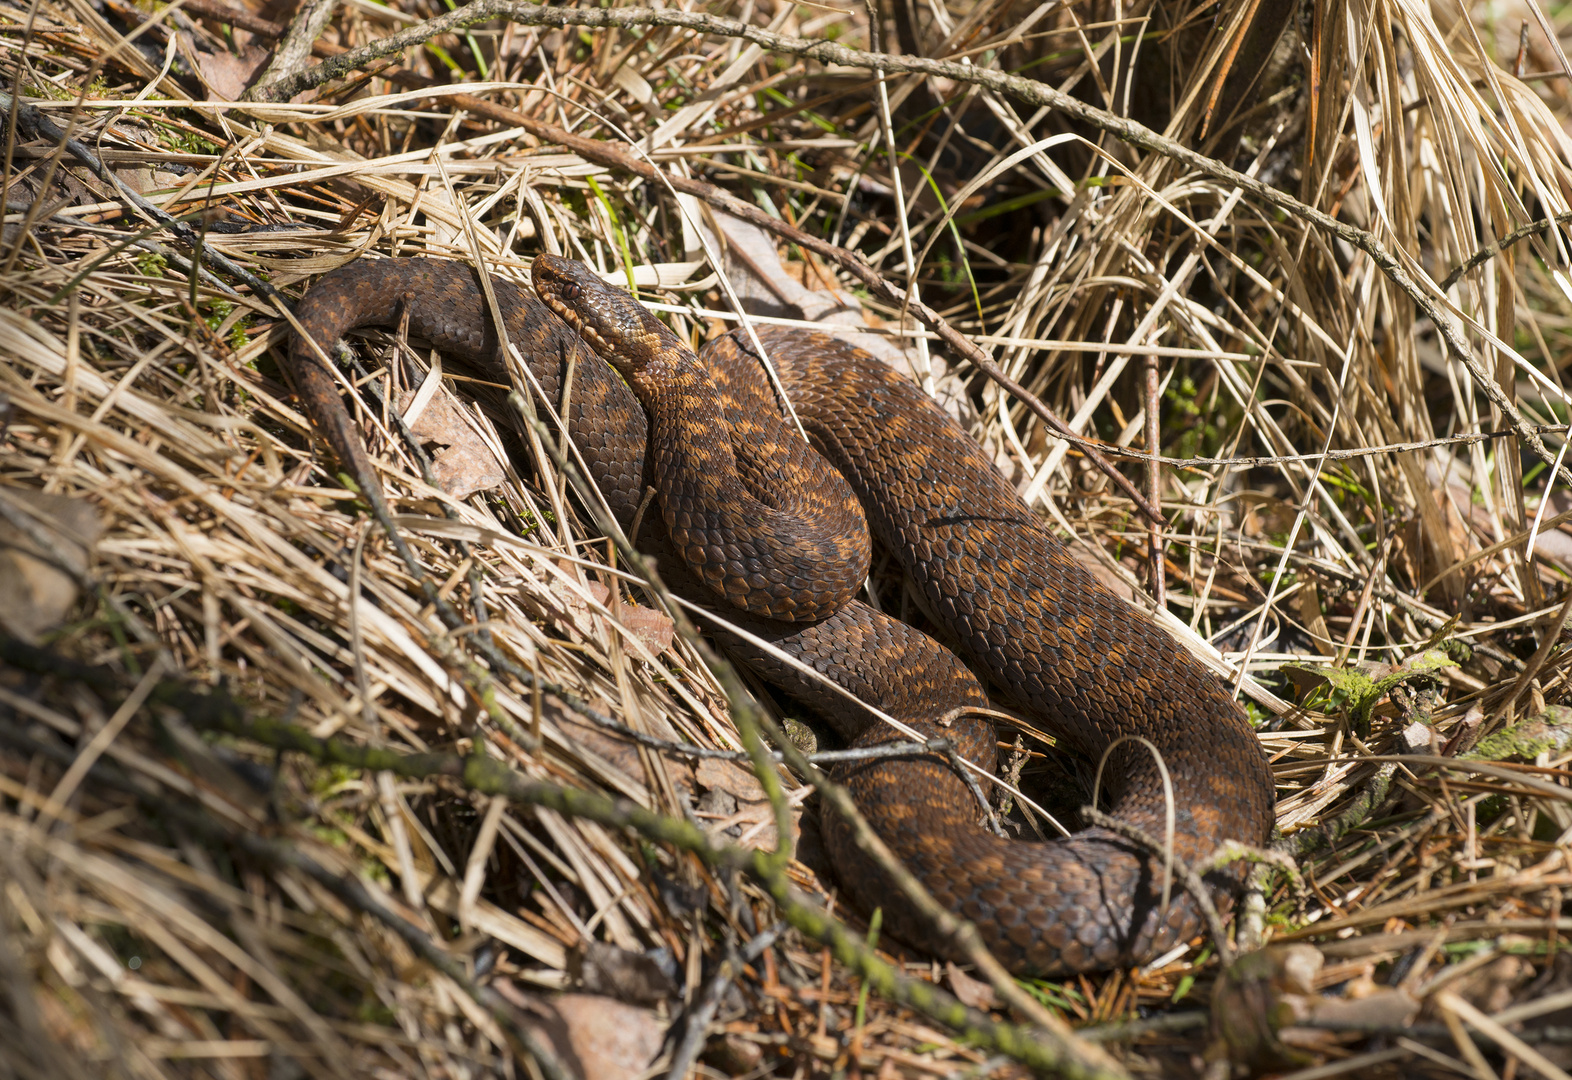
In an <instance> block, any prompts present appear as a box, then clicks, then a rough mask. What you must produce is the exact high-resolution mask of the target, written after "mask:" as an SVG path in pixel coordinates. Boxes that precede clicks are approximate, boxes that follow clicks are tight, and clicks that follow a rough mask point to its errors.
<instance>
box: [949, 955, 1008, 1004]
mask: <svg viewBox="0 0 1572 1080" xmlns="http://www.w3.org/2000/svg"><path fill="white" fill-rule="evenodd" d="M944 981H945V982H946V983H947V984H948V985H949V987H950V993H952V994H954V995H955V996H956V998H957V999H958V1000H959V1001H960V1002H961V1004H963V1005H970V1006H971V1007H972V1008H974V1009H997V1008H998V1007H999V996H998V995H997V994H995V993H994V992H993V987H991V986H989V985H988V984H987V983H985V982H983V981H982V980H981V979H974V978H972V977H971V976H970V975H968V974H967V973H966V972H964V971H962V970H961V969H960V968H958V967H956V966H955V965H954V964H953V963H950V962H949V961H945V964H944Z"/></svg>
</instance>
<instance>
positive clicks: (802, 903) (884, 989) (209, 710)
mask: <svg viewBox="0 0 1572 1080" xmlns="http://www.w3.org/2000/svg"><path fill="white" fill-rule="evenodd" d="M0 663H4V664H10V665H12V666H13V667H16V668H20V669H22V670H25V671H31V672H34V673H37V674H43V675H55V676H58V677H62V678H67V679H71V680H74V681H76V682H79V683H82V684H83V685H86V686H89V687H92V688H94V689H96V690H100V691H107V692H110V693H118V692H123V690H124V686H123V685H122V680H121V679H120V677H119V676H118V675H116V674H115V673H114V672H112V671H110V670H108V669H106V668H98V667H90V666H88V665H86V664H81V663H77V662H75V661H72V660H69V659H66V658H65V657H62V656H59V655H57V654H55V653H53V652H50V651H49V650H47V649H40V648H37V647H35V646H32V645H28V644H26V643H25V642H22V641H19V640H17V639H15V638H7V637H0ZM159 707H162V708H168V709H172V710H173V711H174V712H175V713H177V714H178V715H180V716H181V717H182V718H183V719H184V720H185V721H186V722H187V723H189V724H191V725H192V726H193V727H196V728H199V729H203V730H208V731H221V732H225V733H227V734H230V735H233V736H236V737H238V738H242V739H247V740H251V741H254V742H256V743H259V744H261V745H263V746H267V747H270V748H272V749H274V750H279V751H287V752H290V753H297V754H301V755H303V756H305V757H307V758H309V759H311V760H312V761H315V762H318V763H319V764H324V765H344V766H348V767H350V768H354V769H362V770H366V771H371V772H377V771H387V772H390V773H392V774H394V775H395V776H399V777H402V778H404V779H410V780H435V779H438V778H443V779H447V780H449V781H451V782H454V783H457V784H460V785H461V786H462V787H464V788H465V789H466V790H468V791H471V792H476V793H479V794H483V795H491V796H494V797H498V798H504V799H509V800H511V801H514V802H518V803H523V804H527V805H530V806H539V807H544V808H546V809H550V810H555V811H556V812H557V813H559V814H562V815H564V816H565V817H573V818H584V819H586V820H588V821H594V822H596V823H598V824H600V825H604V826H606V827H608V828H612V829H632V830H633V831H635V832H637V833H639V834H640V835H642V836H644V837H646V838H647V839H650V840H653V841H656V842H657V843H664V844H670V845H671V846H673V847H675V848H679V849H681V850H683V851H687V852H689V853H691V854H693V855H695V856H697V857H698V858H699V859H700V860H702V861H703V862H704V863H705V864H706V865H708V866H712V867H732V868H735V869H739V870H742V871H743V872H744V873H747V874H748V875H749V876H751V877H752V878H754V880H756V881H757V882H758V883H759V884H760V885H762V886H763V887H764V889H765V891H767V892H768V893H769V894H770V895H771V897H773V898H774V900H775V902H776V903H777V905H779V907H780V910H781V913H782V915H783V917H784V918H785V919H786V921H787V922H788V923H790V924H791V925H792V926H793V927H795V928H796V929H797V930H798V931H800V932H801V933H803V934H806V935H807V936H809V937H811V938H813V939H814V940H816V941H818V942H820V943H821V944H823V945H825V946H827V947H828V948H829V949H830V951H831V952H832V953H833V954H834V955H835V957H836V959H838V960H840V961H841V962H842V963H844V964H845V965H846V966H847V967H849V968H851V969H852V970H853V971H854V972H855V973H856V974H858V975H859V976H861V977H862V978H863V979H864V980H866V982H867V983H868V985H869V986H870V987H871V988H872V989H874V990H875V991H877V992H878V993H880V994H882V995H884V996H885V997H886V998H888V999H890V1000H892V1001H895V1002H897V1003H899V1004H902V1005H906V1006H908V1007H910V1008H912V1009H915V1010H917V1011H918V1012H921V1013H923V1014H924V1015H926V1016H928V1017H929V1018H931V1019H933V1020H935V1021H937V1022H939V1023H941V1024H944V1025H946V1026H948V1027H950V1028H952V1029H954V1030H956V1031H958V1032H960V1033H962V1035H963V1036H964V1037H966V1038H970V1039H974V1040H976V1041H977V1042H978V1043H979V1044H980V1045H983V1046H986V1047H988V1048H990V1049H993V1050H997V1051H998V1052H1000V1053H1003V1054H1007V1055H1009V1056H1010V1057H1011V1058H1014V1059H1015V1060H1016V1061H1019V1062H1021V1063H1023V1064H1025V1065H1027V1066H1029V1067H1031V1068H1033V1069H1037V1070H1041V1071H1043V1072H1045V1073H1049V1074H1052V1075H1055V1076H1063V1077H1066V1078H1075V1080H1114V1078H1121V1080H1122V1078H1124V1077H1126V1076H1127V1074H1126V1073H1125V1072H1124V1070H1123V1069H1121V1068H1120V1067H1119V1066H1118V1065H1116V1064H1114V1063H1113V1062H1112V1060H1110V1059H1108V1058H1107V1057H1106V1056H1105V1055H1104V1054H1103V1053H1102V1052H1101V1051H1100V1050H1097V1049H1095V1048H1092V1047H1089V1046H1087V1045H1086V1044H1082V1043H1080V1041H1079V1040H1077V1039H1076V1038H1075V1037H1074V1036H1073V1034H1070V1033H1069V1030H1068V1028H1067V1027H1066V1026H1065V1025H1064V1024H1063V1022H1062V1021H1054V1022H1053V1023H1054V1026H1053V1028H1052V1029H1050V1030H1043V1031H1032V1030H1028V1029H1025V1028H1022V1027H1018V1026H1016V1025H1014V1024H1005V1023H1000V1022H998V1021H995V1020H993V1019H992V1018H991V1017H988V1016H986V1015H984V1014H983V1013H981V1012H979V1011H977V1010H975V1009H971V1008H968V1007H967V1006H965V1005H963V1004H962V1003H961V1002H959V1001H957V1000H956V999H955V998H953V997H951V996H950V995H949V994H947V993H946V992H944V991H943V990H941V989H939V988H938V987H936V986H934V985H932V984H930V983H925V982H920V981H918V980H916V979H912V978H909V977H907V976H905V975H902V974H901V973H899V972H898V971H896V969H895V968H893V967H891V966H890V965H889V964H886V963H885V962H884V961H883V960H880V959H879V957H878V955H877V954H876V953H875V952H874V950H873V949H871V948H869V947H868V946H867V945H866V944H865V943H864V942H863V941H862V940H861V939H860V938H859V937H858V936H857V935H856V934H854V933H852V931H851V930H850V928H848V927H847V926H846V925H845V924H844V923H842V922H841V921H840V920H838V919H836V918H834V917H833V916H831V915H829V914H828V913H827V912H825V911H824V910H823V909H821V908H819V907H818V906H817V905H815V904H813V903H811V902H810V901H808V900H807V899H806V898H804V897H802V896H801V894H799V893H798V892H797V891H796V890H795V889H794V888H793V887H792V885H791V882H790V879H789V877H788V876H787V873H786V869H785V867H784V866H783V865H781V864H780V863H779V862H778V860H777V859H776V858H775V857H774V855H773V854H772V853H769V852H763V851H758V850H755V849H752V848H742V847H738V846H735V845H731V844H721V845H717V844H715V843H714V842H713V841H712V840H711V838H710V837H709V835H708V834H706V833H705V831H704V830H703V829H701V828H699V827H698V826H696V825H694V824H691V823H690V822H687V821H682V820H679V819H677V818H673V817H668V816H666V815H664V814H659V813H656V812H655V811H653V810H649V809H647V808H645V807H643V806H640V805H638V804H637V803H635V802H633V801H632V800H631V799H627V798H617V799H613V798H609V797H607V796H605V795H601V794H599V793H597V792H591V791H583V790H580V789H577V788H570V787H562V786H559V785H557V784H552V783H548V782H546V781H544V780H533V779H530V778H528V777H526V776H524V775H522V774H520V773H518V772H516V771H514V770H513V769H511V768H509V767H508V765H507V764H506V763H505V762H502V761H499V760H497V759H496V758H491V757H487V756H486V755H485V754H484V752H483V751H481V750H479V749H478V748H477V752H475V753H472V754H470V755H468V756H465V755H460V754H456V753H442V752H430V753H401V752H399V751H396V750H391V749H385V748H381V747H373V746H359V745H356V744H354V743H350V742H346V741H344V740H342V739H338V738H325V739H324V738H318V737H317V736H314V735H312V734H310V733H309V732H308V731H306V730H305V729H303V728H300V727H298V726H295V725H293V724H288V723H283V722H280V721H276V720H270V719H265V718H257V717H251V716H248V715H246V713H245V711H244V710H243V709H242V708H241V706H240V705H239V704H238V703H237V702H235V701H234V700H233V699H231V698H230V697H229V696H228V694H227V693H225V692H223V691H221V690H220V691H206V690H198V689H194V688H192V687H191V686H189V685H187V684H186V683H185V682H183V681H181V680H178V679H164V680H160V681H159V682H158V683H157V684H155V685H154V686H153V688H152V689H151V690H150V691H149V692H148V694H147V699H146V703H145V704H144V708H159ZM788 745H789V744H788ZM422 952H423V955H424V950H422ZM1023 996H1024V995H1023ZM1038 1011H1041V1009H1040V1007H1039V1009H1038Z"/></svg>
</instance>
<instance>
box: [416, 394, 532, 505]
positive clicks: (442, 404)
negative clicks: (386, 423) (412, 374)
mask: <svg viewBox="0 0 1572 1080" xmlns="http://www.w3.org/2000/svg"><path fill="white" fill-rule="evenodd" d="M416 393H417V392H416V391H413V390H406V391H405V392H404V393H402V394H400V395H399V398H398V410H399V412H400V413H401V414H402V413H403V412H404V411H405V410H407V409H408V408H409V406H410V403H411V402H412V401H414V399H415V395H416ZM409 430H410V434H412V435H414V436H415V438H417V439H419V440H420V441H421V442H423V443H436V444H437V445H439V446H442V447H444V449H442V450H439V451H438V452H437V453H435V454H433V455H432V456H431V475H432V477H433V478H434V479H435V480H436V482H437V486H438V487H440V488H441V489H442V490H443V491H445V492H447V493H448V494H449V495H451V496H453V497H454V498H455V499H467V498H469V496H471V495H473V494H475V493H476V492H479V491H491V490H492V489H493V488H498V487H501V486H502V484H503V483H504V482H505V481H506V480H507V478H508V476H507V472H506V471H505V470H504V469H503V468H502V465H501V463H500V462H498V461H497V456H496V455H495V454H493V453H492V452H491V448H490V447H489V446H487V445H486V443H485V440H484V439H482V438H481V437H480V435H479V434H477V433H476V431H475V429H474V428H473V427H471V426H470V424H469V422H468V421H467V420H465V418H464V416H463V414H462V413H460V412H459V411H458V409H456V408H454V406H453V402H452V400H451V399H450V398H449V397H448V396H447V394H445V393H440V392H439V393H437V394H436V395H435V396H434V397H432V399H431V400H430V401H429V402H427V403H426V407H425V408H424V409H422V410H421V411H420V415H419V416H417V417H415V418H414V422H413V423H412V424H410V426H409Z"/></svg>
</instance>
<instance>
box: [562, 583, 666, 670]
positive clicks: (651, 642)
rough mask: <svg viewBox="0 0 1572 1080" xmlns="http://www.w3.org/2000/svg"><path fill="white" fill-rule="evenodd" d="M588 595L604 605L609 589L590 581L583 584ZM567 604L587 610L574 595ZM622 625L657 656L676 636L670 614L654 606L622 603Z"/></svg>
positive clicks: (608, 597) (609, 595)
mask: <svg viewBox="0 0 1572 1080" xmlns="http://www.w3.org/2000/svg"><path fill="white" fill-rule="evenodd" d="M585 589H587V590H588V592H589V594H590V596H592V597H593V598H594V599H595V602H596V603H597V604H600V605H602V606H604V605H605V603H606V601H607V600H609V599H611V590H610V589H608V588H606V586H605V585H603V584H601V583H600V582H598V581H592V582H590V583H589V584H588V585H586V586H585ZM568 605H569V607H571V608H575V609H577V611H579V612H584V611H587V610H588V608H587V606H586V605H585V604H584V603H583V601H581V600H579V598H578V597H577V596H575V595H571V594H570V595H569V597H568ZM620 617H621V620H622V625H623V626H624V627H626V628H627V631H628V633H630V634H632V635H633V636H634V637H636V638H638V639H639V640H640V641H642V642H643V643H644V647H645V648H647V649H649V651H650V654H651V655H653V656H659V655H660V654H661V653H663V652H665V651H666V650H667V649H669V648H671V643H672V640H673V638H675V637H676V634H677V627H676V624H675V623H673V622H672V621H671V616H669V615H667V614H666V613H665V612H663V611H657V610H655V609H654V608H647V607H634V606H633V605H632V604H626V603H625V604H623V605H622V611H621V615H620Z"/></svg>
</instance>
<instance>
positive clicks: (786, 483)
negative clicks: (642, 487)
mask: <svg viewBox="0 0 1572 1080" xmlns="http://www.w3.org/2000/svg"><path fill="white" fill-rule="evenodd" d="M530 275H531V280H532V282H533V283H534V286H535V292H536V293H537V294H538V295H539V296H540V298H541V300H542V301H544V303H545V304H546V306H547V307H548V308H550V309H551V310H552V311H553V312H554V313H556V314H557V315H558V316H559V317H561V318H562V319H563V320H564V321H565V322H567V323H568V324H569V325H571V326H573V328H574V329H575V330H577V331H578V332H579V334H580V335H581V336H582V337H583V338H584V339H585V341H587V342H588V343H589V345H590V347H591V348H592V349H594V351H595V352H596V353H598V354H599V355H600V356H601V358H602V359H604V360H606V361H607V362H608V363H610V364H612V365H613V366H614V367H615V368H616V369H617V371H618V372H619V373H620V374H621V375H622V377H623V378H624V379H626V380H627V382H628V385H629V386H631V387H632V388H633V392H634V393H635V394H637V395H638V398H639V401H640V402H641V403H642V404H643V406H644V410H645V412H646V413H647V414H648V416H649V420H650V442H649V448H650V449H649V453H650V471H651V474H652V477H653V480H654V484H655V490H656V501H657V502H658V503H659V504H660V509H661V516H662V517H664V518H665V521H666V528H667V530H668V532H669V534H670V537H671V541H672V544H673V545H674V546H675V547H676V549H677V551H678V552H679V553H680V554H681V556H682V559H683V561H684V562H686V563H687V564H688V569H689V570H691V571H693V573H694V574H695V575H697V576H698V577H699V578H700V580H702V581H703V582H704V584H705V585H707V586H709V587H710V588H711V589H712V590H714V591H715V592H716V593H718V594H719V595H721V596H723V597H725V599H726V600H727V601H728V602H729V603H730V604H732V605H733V606H734V607H737V608H741V609H742V610H743V611H746V612H749V613H750V614H753V615H762V616H764V617H765V618H772V619H785V620H787V621H790V622H810V621H813V620H815V619H822V618H824V617H825V616H827V615H832V614H834V613H835V612H836V611H839V610H840V609H841V608H842V607H844V606H845V605H846V602H847V601H849V600H850V599H851V598H852V597H853V596H855V595H856V593H857V590H859V589H861V588H862V583H863V581H864V580H865V579H866V578H867V576H868V563H869V560H870V558H871V549H870V546H869V542H868V522H867V520H866V519H865V518H864V517H863V513H862V507H861V506H860V505H859V504H858V502H857V499H856V497H855V496H854V495H853V494H852V492H851V488H849V487H848V486H847V484H846V481H845V479H843V478H842V477H841V475H840V474H839V473H837V472H836V471H835V470H834V469H832V468H830V466H829V463H828V462H826V461H825V460H824V459H823V458H822V457H820V456H819V455H818V454H816V453H814V452H813V450H812V449H811V448H810V447H809V446H808V444H807V443H806V442H804V441H803V440H802V439H801V438H800V437H799V438H792V437H791V436H790V435H789V433H788V432H787V431H786V430H785V428H784V426H783V425H782V424H781V422H780V416H779V414H778V413H776V412H774V410H773V409H772V410H771V411H770V412H769V413H768V414H763V413H760V414H747V413H737V414H735V415H733V416H731V417H730V418H729V419H730V420H731V423H730V425H729V426H728V424H727V423H726V419H727V418H725V417H723V415H722V414H723V408H724V403H723V402H722V401H721V397H720V394H719V393H718V392H717V390H716V387H715V383H714V381H713V380H712V379H711V377H710V372H709V370H708V368H706V367H705V365H704V364H702V363H701V362H700V361H699V358H698V357H697V356H695V355H694V354H693V350H692V349H689V348H688V347H687V346H686V345H684V344H683V343H682V342H680V341H678V340H677V336H676V335H675V334H673V333H672V332H671V331H670V330H668V329H667V328H666V326H665V324H663V323H662V322H660V321H659V320H658V319H656V318H655V316H653V315H651V314H650V313H649V312H648V311H646V310H645V309H644V308H643V306H641V305H640V304H638V303H636V302H634V300H633V298H632V297H631V296H629V295H628V293H627V292H625V291H623V290H621V289H614V288H612V287H611V286H609V285H607V284H606V283H605V282H603V281H601V279H600V278H599V277H598V276H596V275H595V274H594V273H593V272H592V271H591V270H590V269H589V268H588V267H587V266H585V265H584V264H583V263H579V262H574V261H573V260H571V259H564V258H560V257H557V256H553V255H541V256H538V257H537V258H536V259H535V262H534V265H533V266H532V267H531V268H530ZM744 474H746V475H748V476H749V477H751V478H753V479H754V481H755V482H754V483H753V484H751V485H745V484H744V483H743V475H744Z"/></svg>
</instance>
